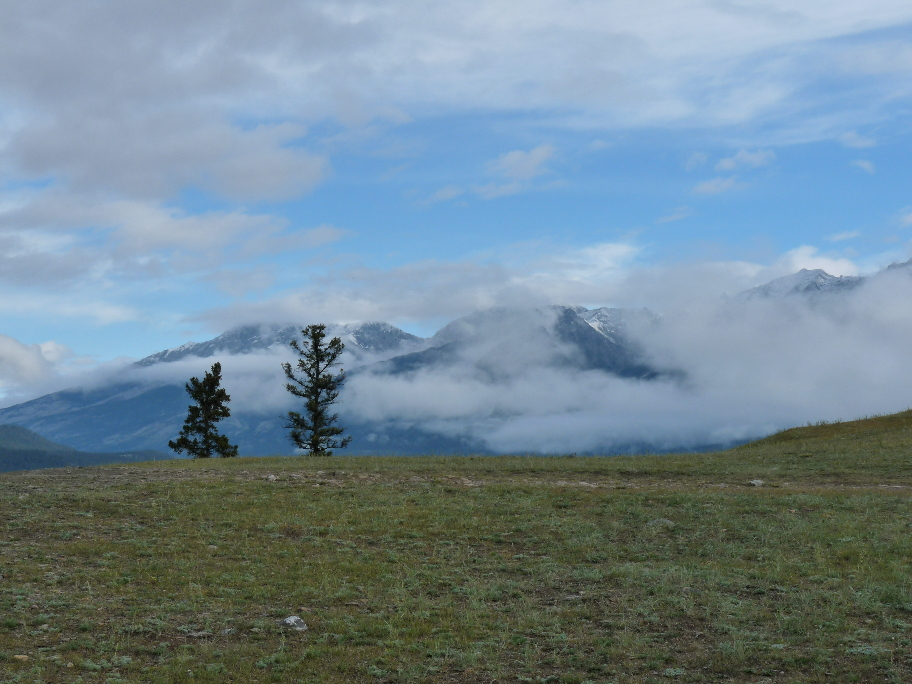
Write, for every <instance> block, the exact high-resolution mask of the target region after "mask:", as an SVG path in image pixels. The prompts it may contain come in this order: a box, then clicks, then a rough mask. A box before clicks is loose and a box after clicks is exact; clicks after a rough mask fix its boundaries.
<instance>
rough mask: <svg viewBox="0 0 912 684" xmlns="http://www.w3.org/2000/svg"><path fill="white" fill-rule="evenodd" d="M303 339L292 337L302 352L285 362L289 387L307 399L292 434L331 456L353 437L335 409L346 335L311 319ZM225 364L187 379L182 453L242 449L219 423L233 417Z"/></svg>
mask: <svg viewBox="0 0 912 684" xmlns="http://www.w3.org/2000/svg"><path fill="white" fill-rule="evenodd" d="M301 334H302V335H303V338H304V339H303V341H302V342H301V343H300V344H299V343H298V341H297V340H292V341H291V348H292V349H293V350H294V351H295V352H296V353H297V355H298V360H297V363H296V364H295V365H294V366H292V364H290V363H283V364H282V370H283V371H284V372H285V378H286V380H287V382H286V383H285V389H286V390H288V391H289V392H290V393H291V394H293V395H294V396H296V397H299V398H300V399H302V400H303V404H304V405H303V408H302V410H301V411H289V412H288V415H287V420H286V423H285V427H286V428H288V429H289V431H290V432H289V435H288V436H289V439H290V440H291V442H292V444H294V445H295V446H296V447H297V448H299V449H301V450H303V451H304V452H305V453H306V454H307V455H308V456H331V455H332V451H331V450H332V449H344V448H345V447H346V446H348V443H349V442H350V441H351V437H342V434H343V433H344V432H345V430H344V428H342V427H340V426H339V425H337V421H338V419H339V414H337V413H330V407H331V406H332V405H333V404H334V403H335V402H336V401H337V400H338V398H339V391H340V389H341V388H342V383H344V382H345V371H344V370H343V369H339V372H338V373H334V372H333V369H334V368H335V367H336V366H338V365H339V357H340V356H341V355H342V351H343V350H344V349H345V345H344V344H342V340H340V339H339V338H338V337H333V338H332V339H331V340H330V341H329V342H326V326H325V325H323V324H317V325H308V326H307V327H306V328H304V329H303V330H302V331H301ZM221 383H222V364H221V363H218V362H216V363H214V364H212V368H211V369H210V370H209V372H207V373H206V374H205V375H204V376H203V379H202V380H200V379H199V378H195V377H194V378H190V381H189V382H187V383H186V385H184V387H185V388H186V390H187V394H189V395H190V398H191V399H192V400H193V404H191V405H190V406H188V407H187V418H186V420H185V421H184V426H183V428H181V431H180V435H178V437H177V439H173V440H171V441H169V442H168V447H169V448H171V449H173V450H174V451H176V452H177V453H179V454H180V453H183V452H184V451H186V452H187V454H189V455H190V456H192V457H193V458H213V457H221V458H231V457H233V456H237V455H238V448H237V446H236V445H233V444H231V443H230V442H229V440H228V437H227V436H225V435H222V434H219V432H218V429H217V427H216V424H217V423H218V422H219V421H221V420H223V419H224V418H228V417H229V416H230V415H231V410H230V409H229V408H228V403H229V402H230V401H231V397H230V396H229V395H228V393H227V392H226V391H225V388H224V387H222V386H221Z"/></svg>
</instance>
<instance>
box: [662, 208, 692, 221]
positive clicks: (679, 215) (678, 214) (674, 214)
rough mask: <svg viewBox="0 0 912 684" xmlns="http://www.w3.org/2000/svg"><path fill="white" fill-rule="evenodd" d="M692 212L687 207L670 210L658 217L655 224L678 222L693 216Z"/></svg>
mask: <svg viewBox="0 0 912 684" xmlns="http://www.w3.org/2000/svg"><path fill="white" fill-rule="evenodd" d="M693 214H694V212H693V209H691V208H690V207H688V206H683V207H678V208H677V209H674V210H672V211H671V212H669V213H667V214H665V215H664V216H660V217H659V218H657V219H656V221H655V222H656V223H659V224H662V223H671V222H672V221H680V220H681V219H686V218H687V217H689V216H693Z"/></svg>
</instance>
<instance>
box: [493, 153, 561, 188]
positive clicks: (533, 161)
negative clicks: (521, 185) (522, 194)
mask: <svg viewBox="0 0 912 684" xmlns="http://www.w3.org/2000/svg"><path fill="white" fill-rule="evenodd" d="M553 156H554V148H553V147H552V146H551V145H539V146H538V147H535V148H533V149H531V150H529V151H528V152H525V151H523V150H513V151H512V152H507V153H506V154H504V155H502V156H500V157H498V158H497V159H495V160H494V161H493V162H491V163H490V164H489V166H488V168H489V169H490V171H491V172H492V173H497V174H499V175H502V176H505V177H506V178H510V179H515V180H524V181H525V180H532V179H533V178H535V177H536V176H540V175H542V174H543V173H545V172H546V171H547V170H548V169H547V168H546V167H545V162H547V161H548V160H549V159H551V158H552V157H553Z"/></svg>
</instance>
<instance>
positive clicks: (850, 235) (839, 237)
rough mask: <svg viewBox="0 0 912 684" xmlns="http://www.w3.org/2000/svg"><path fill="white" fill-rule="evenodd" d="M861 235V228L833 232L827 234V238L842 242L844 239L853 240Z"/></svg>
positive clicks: (831, 240)
mask: <svg viewBox="0 0 912 684" xmlns="http://www.w3.org/2000/svg"><path fill="white" fill-rule="evenodd" d="M859 235H861V231H860V230H846V231H843V232H841V233H833V234H832V235H828V236H827V240H829V241H830V242H842V241H843V240H853V239H854V238H857V237H858V236H859Z"/></svg>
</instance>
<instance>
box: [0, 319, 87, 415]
mask: <svg viewBox="0 0 912 684" xmlns="http://www.w3.org/2000/svg"><path fill="white" fill-rule="evenodd" d="M91 365H94V364H92V361H91V359H88V358H85V357H77V356H76V354H74V353H73V351H72V350H71V349H70V348H69V347H67V346H66V345H63V344H60V343H59V342H55V341H53V340H50V341H47V342H41V343H39V344H25V343H23V342H20V341H19V340H17V339H15V338H14V337H10V336H9V335H0V404H3V405H7V404H11V403H16V402H17V401H22V400H24V399H29V398H31V397H33V396H36V395H37V394H43V393H45V392H49V391H53V390H57V389H60V388H61V387H63V386H65V385H66V384H67V383H69V382H73V381H74V378H81V377H84V376H85V371H86V368H87V367H89V366H91Z"/></svg>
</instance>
